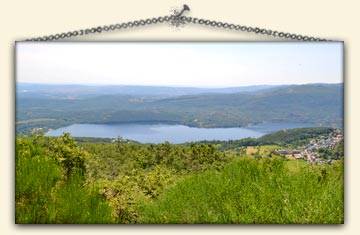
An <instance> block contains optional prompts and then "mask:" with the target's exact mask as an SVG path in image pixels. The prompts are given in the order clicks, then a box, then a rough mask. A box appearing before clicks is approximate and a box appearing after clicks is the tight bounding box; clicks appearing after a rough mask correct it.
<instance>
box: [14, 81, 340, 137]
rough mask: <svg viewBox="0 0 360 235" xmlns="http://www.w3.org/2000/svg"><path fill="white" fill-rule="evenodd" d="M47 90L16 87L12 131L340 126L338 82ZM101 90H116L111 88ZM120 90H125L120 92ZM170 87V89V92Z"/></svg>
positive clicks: (60, 88)
mask: <svg viewBox="0 0 360 235" xmlns="http://www.w3.org/2000/svg"><path fill="white" fill-rule="evenodd" d="M50 86H51V87H52V86H54V87H52V88H51V89H50V88H49V87H48V88H47V89H48V90H46V86H44V87H42V88H41V89H44V90H41V91H40V90H39V87H37V88H36V89H35V88H34V89H31V87H29V86H28V87H27V89H28V90H26V89H24V88H25V87H24V85H20V86H18V90H17V107H16V108H17V131H18V132H27V131H29V130H31V129H32V128H35V127H43V128H58V127H60V126H64V125H69V124H74V123H130V122H137V123H139V122H142V123H178V124H184V125H189V126H197V127H244V126H248V125H254V124H259V123H284V122H287V123H288V122H291V123H311V124H312V125H314V126H328V127H342V123H343V84H307V85H286V86H261V87H245V88H244V87H242V88H241V87H240V88H228V89H227V88H221V89H205V88H168V87H167V88H165V87H161V88H160V87H131V88H129V87H128V88H127V89H126V88H125V87H124V86H121V89H118V90H117V92H116V93H114V94H113V93H111V92H108V93H107V94H106V95H104V94H103V93H102V92H105V91H104V90H103V91H102V92H100V91H99V90H101V89H105V88H104V87H102V88H97V87H95V88H94V89H95V90H96V89H99V90H96V92H95V91H94V93H91V94H90V92H89V91H88V93H86V92H85V90H84V89H85V88H84V87H83V86H79V87H78V88H77V87H76V86H73V85H71V89H70V88H68V89H65V90H66V91H67V93H66V95H65V94H63V95H60V94H61V90H62V88H63V87H62V86H60V87H58V86H55V85H50ZM65 86H66V85H65ZM117 88H119V87H117ZM77 89H78V90H77ZM106 89H109V90H111V89H114V91H115V90H116V88H114V87H107V88H106ZM122 89H124V90H125V92H120V91H122ZM171 89H174V90H173V91H174V92H173V94H170V93H171ZM177 89H178V90H177ZM187 89H188V90H187ZM191 89H193V90H191ZM24 90H26V91H24ZM52 90H56V91H58V93H57V92H52ZM160 90H163V92H160ZM176 90H177V92H179V93H181V94H183V93H184V92H185V93H186V92H189V93H190V94H189V93H187V94H186V95H175V93H176V92H175V91H176ZM209 90H210V91H211V92H209ZM70 91H71V92H70ZM141 91H142V92H141ZM156 91H159V93H157V92H156ZM235 91H238V92H235ZM63 92H64V91H63ZM191 92H195V93H196V92H200V93H196V94H193V93H191ZM55 94H58V95H55ZM80 94H81V95H80ZM135 94H136V95H135Z"/></svg>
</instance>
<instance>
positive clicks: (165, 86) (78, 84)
mask: <svg viewBox="0 0 360 235" xmlns="http://www.w3.org/2000/svg"><path fill="white" fill-rule="evenodd" d="M17 84H32V85H50V86H59V85H66V86H88V87H101V86H102V87H106V86H123V87H126V86H132V87H164V88H199V89H221V88H237V87H256V86H257V87H259V86H292V85H299V86H301V85H316V84H319V85H331V84H332V85H335V84H344V81H342V82H328V83H326V82H314V83H284V84H254V85H235V86H186V85H156V84H154V85H141V84H110V83H109V84H102V83H40V82H16V85H17Z"/></svg>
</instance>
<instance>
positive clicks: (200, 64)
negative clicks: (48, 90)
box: [16, 42, 343, 87]
mask: <svg viewBox="0 0 360 235" xmlns="http://www.w3.org/2000/svg"><path fill="white" fill-rule="evenodd" d="M342 53H343V48H342V43H335V42H330V43H325V42H322V43H319V42H316V43H304V42H299V43H297V42H296V43H295V42H290V43H289V42H288V43H280V42H276V43H275V42H269V43H266V42H263V43H259V42H248V43H239V42H231V43H229V42H224V43H217V42H215V43H124V42H117V43H115V42H113V43H109V42H106V43H105V42H96V43H84V42H74V43H69V42H65V43H59V42H50V43H49V42H48V43H39V42H35V43H33V42H20V43H17V47H16V62H17V64H16V74H17V81H18V82H31V83H66V84H122V85H164V86H196V87H230V86H245V85H260V84H304V83H340V82H342V79H343V78H342V75H343V73H342V65H343V54H342Z"/></svg>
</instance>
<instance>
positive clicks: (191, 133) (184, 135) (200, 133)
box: [46, 123, 313, 143]
mask: <svg viewBox="0 0 360 235" xmlns="http://www.w3.org/2000/svg"><path fill="white" fill-rule="evenodd" d="M311 126H313V125H311V124H304V123H300V124H299V123H281V124H279V123H271V124H261V125H255V126H251V127H247V128H240V127H234V128H198V127H188V126H184V125H167V124H73V125H70V126H67V127H62V128H59V129H56V130H50V131H49V132H48V133H47V134H46V135H48V136H59V135H62V134H63V133H64V132H69V133H70V134H71V135H72V136H74V137H99V138H116V137H119V136H120V137H122V138H125V139H130V140H135V141H138V142H141V143H162V142H165V141H169V142H170V143H185V142H191V141H200V140H235V139H242V138H246V137H260V136H262V135H265V134H267V133H270V132H274V131H277V130H282V129H288V128H298V127H311Z"/></svg>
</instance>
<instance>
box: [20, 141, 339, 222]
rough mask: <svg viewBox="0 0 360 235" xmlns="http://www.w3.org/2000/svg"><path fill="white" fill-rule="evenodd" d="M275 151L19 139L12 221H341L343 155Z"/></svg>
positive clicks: (268, 147) (270, 149)
mask: <svg viewBox="0 0 360 235" xmlns="http://www.w3.org/2000/svg"><path fill="white" fill-rule="evenodd" d="M84 146H85V147H86V148H84ZM274 148H277V146H262V147H258V148H257V151H259V153H258V152H256V154H253V155H251V156H242V157H240V155H238V154H234V153H231V152H217V150H216V149H215V148H212V147H211V146H207V145H204V146H202V145H193V146H185V147H184V146H178V145H171V144H162V145H156V146H147V145H140V144H134V143H130V144H127V143H122V144H121V143H115V144H112V143H101V144H94V143H88V144H86V145H82V147H80V146H79V145H78V144H76V143H75V142H74V140H73V139H72V138H70V136H68V135H63V136H61V137H57V138H47V137H41V136H34V137H18V138H17V140H16V161H15V164H16V185H15V188H16V193H15V203H16V204H15V205H16V212H15V217H16V218H15V219H16V223H22V224H44V223H45V224H46V223H57V224H92V223H97V224H102V223H159V224H162V223H220V224H221V223H236V224H238V223H240V224H269V223H270V224H288V223H296V224H341V223H343V222H344V194H343V193H344V191H343V190H344V188H343V160H337V161H334V163H333V164H331V165H330V164H321V165H316V164H315V165H313V164H309V163H307V162H306V161H302V160H286V159H285V158H281V157H279V156H273V155H271V154H269V153H271V151H272V150H273V149H274ZM271 156H272V157H271ZM114 173H117V174H115V175H114Z"/></svg>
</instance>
